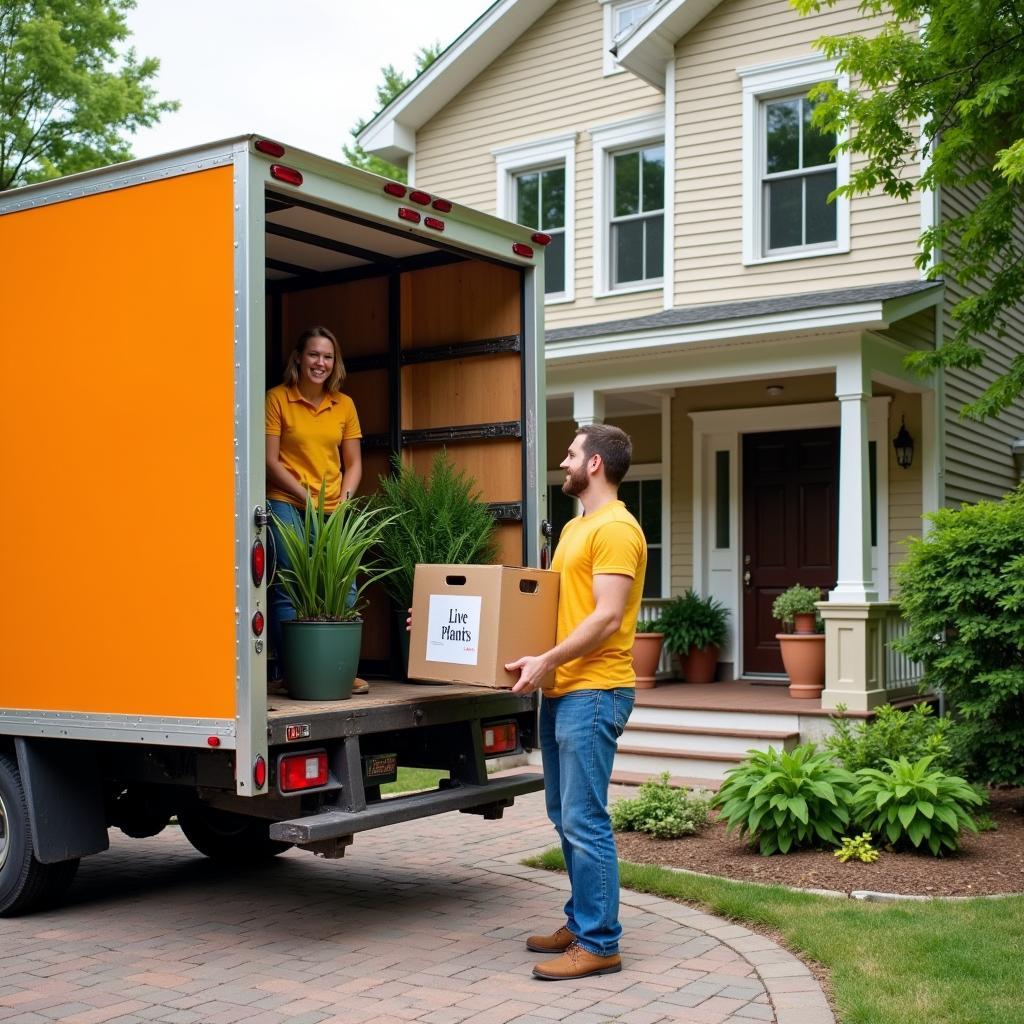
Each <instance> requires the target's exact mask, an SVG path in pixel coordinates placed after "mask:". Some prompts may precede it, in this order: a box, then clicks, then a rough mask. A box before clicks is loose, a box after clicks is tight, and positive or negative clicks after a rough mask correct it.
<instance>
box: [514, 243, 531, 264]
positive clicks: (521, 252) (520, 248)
mask: <svg viewBox="0 0 1024 1024" xmlns="http://www.w3.org/2000/svg"><path fill="white" fill-rule="evenodd" d="M512 251H513V252H514V253H515V254H516V255H517V256H525V257H527V259H531V260H532V259H533V249H531V248H530V246H528V245H527V244H526V243H525V242H513V243H512Z"/></svg>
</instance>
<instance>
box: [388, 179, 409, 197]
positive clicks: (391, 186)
mask: <svg viewBox="0 0 1024 1024" xmlns="http://www.w3.org/2000/svg"><path fill="white" fill-rule="evenodd" d="M384 191H385V192H387V194H388V195H389V196H397V197H398V198H399V199H404V198H405V186H404V185H399V183H398V182H397V181H389V182H388V183H387V184H386V185H385V186H384Z"/></svg>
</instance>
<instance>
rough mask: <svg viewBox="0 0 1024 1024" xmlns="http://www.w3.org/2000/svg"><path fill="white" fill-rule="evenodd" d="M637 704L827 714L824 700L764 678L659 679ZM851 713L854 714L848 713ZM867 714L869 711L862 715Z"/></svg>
mask: <svg viewBox="0 0 1024 1024" xmlns="http://www.w3.org/2000/svg"><path fill="white" fill-rule="evenodd" d="M636 706H637V707H646V708H667V709H672V710H678V711H746V712H750V713H753V714H757V713H758V712H760V713H762V714H791V715H822V716H828V715H830V714H832V712H831V711H823V710H822V708H821V699H820V698H818V699H814V700H808V699H807V698H797V697H790V695H789V690H788V688H787V687H786V685H785V683H780V684H779V685H777V686H773V685H770V684H769V685H766V684H765V681H764V680H762V679H759V680H757V681H756V682H754V681H753V680H751V679H727V680H722V681H721V682H717V683H708V684H707V685H700V684H699V683H684V682H682V681H681V680H679V679H660V680H658V685H657V686H656V687H655V688H654V689H644V690H641V689H638V690H637V691H636ZM848 714H853V713H852V712H848ZM863 717H867V713H865V714H864V715H863Z"/></svg>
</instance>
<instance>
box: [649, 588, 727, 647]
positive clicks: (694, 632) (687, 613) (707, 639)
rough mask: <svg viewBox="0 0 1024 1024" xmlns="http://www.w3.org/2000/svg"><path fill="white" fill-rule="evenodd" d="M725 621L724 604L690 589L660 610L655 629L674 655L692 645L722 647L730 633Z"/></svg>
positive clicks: (725, 611) (725, 609)
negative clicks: (663, 635)
mask: <svg viewBox="0 0 1024 1024" xmlns="http://www.w3.org/2000/svg"><path fill="white" fill-rule="evenodd" d="M728 620H729V609H728V608H726V607H725V605H724V604H722V603H721V602H720V601H716V600H715V599H714V598H713V597H710V596H708V597H701V596H700V595H699V594H698V593H697V592H696V591H695V590H693V589H689V590H687V591H686V592H685V593H684V594H680V595H679V596H677V597H673V598H672V600H671V601H669V602H668V603H667V604H666V605H665V606H664V607H663V608H662V609H661V618H660V620H659V623H658V632H659V633H664V634H665V646H666V647H667V648H668V649H669V650H670V651H671V652H672V653H673V654H686V652H687V651H689V649H690V648H691V647H696V648H698V649H702V648H704V647H711V646H715V647H721V646H722V645H723V644H724V643H725V641H726V639H728V636H729V628H728Z"/></svg>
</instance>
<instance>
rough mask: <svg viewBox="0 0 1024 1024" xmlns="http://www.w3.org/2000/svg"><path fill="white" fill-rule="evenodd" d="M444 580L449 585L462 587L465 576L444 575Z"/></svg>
mask: <svg viewBox="0 0 1024 1024" xmlns="http://www.w3.org/2000/svg"><path fill="white" fill-rule="evenodd" d="M444 581H445V583H447V584H448V586H449V587H464V586H465V585H466V577H465V576H445V578H444Z"/></svg>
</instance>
